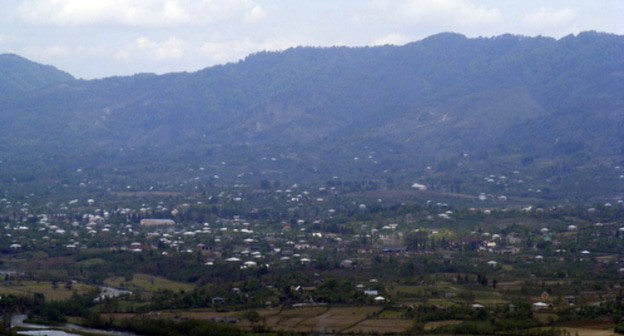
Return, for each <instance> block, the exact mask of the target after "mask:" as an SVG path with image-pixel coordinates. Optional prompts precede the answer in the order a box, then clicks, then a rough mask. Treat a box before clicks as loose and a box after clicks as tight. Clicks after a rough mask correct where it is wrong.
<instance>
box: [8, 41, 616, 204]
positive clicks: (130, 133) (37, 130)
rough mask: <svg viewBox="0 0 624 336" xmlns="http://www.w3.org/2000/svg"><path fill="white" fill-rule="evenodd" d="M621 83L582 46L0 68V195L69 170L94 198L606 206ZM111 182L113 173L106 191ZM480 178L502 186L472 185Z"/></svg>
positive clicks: (608, 58) (612, 45)
mask: <svg viewBox="0 0 624 336" xmlns="http://www.w3.org/2000/svg"><path fill="white" fill-rule="evenodd" d="M623 70H624V37H622V36H616V35H610V34H602V33H595V32H586V33H581V34H579V35H577V36H572V35H571V36H567V37H564V38H562V39H559V40H555V39H551V38H543V37H536V38H529V37H520V36H512V35H502V36H498V37H494V38H476V39H469V38H466V37H464V36H462V35H459V34H452V33H444V34H439V35H435V36H432V37H429V38H427V39H424V40H422V41H419V42H414V43H410V44H407V45H405V46H401V47H396V46H383V47H366V48H345V47H338V48H302V47H300V48H293V49H289V50H286V51H284V52H262V53H258V54H254V55H250V56H249V57H247V58H246V59H245V60H242V61H240V62H238V63H235V64H227V65H222V66H215V67H211V68H206V69H204V70H201V71H198V72H195V73H173V74H167V75H162V76H156V75H136V76H131V77H114V78H106V79H101V80H92V81H78V80H74V79H73V78H72V77H71V76H69V75H67V74H65V73H63V72H60V71H58V70H55V69H53V68H51V67H48V66H42V65H36V64H33V63H31V62H29V61H26V60H24V59H21V58H18V57H17V56H12V55H3V56H2V57H0V74H2V77H0V78H2V79H1V80H0V85H2V87H1V90H0V92H2V93H0V144H2V145H1V146H0V155H2V158H3V160H2V161H3V162H4V163H3V165H4V168H5V169H3V171H2V180H3V181H5V182H4V184H5V186H6V187H7V188H8V187H9V186H10V185H11V184H12V183H13V182H12V181H20V180H21V181H29V182H31V183H33V184H35V185H49V184H55V183H57V184H58V183H61V182H59V181H65V182H68V181H69V182H72V181H73V180H72V178H73V177H72V176H73V175H72V174H70V173H69V172H72V171H74V170H76V169H78V168H85V167H90V168H91V169H90V171H91V174H92V175H90V178H91V179H92V180H94V181H95V180H98V181H105V182H101V183H103V184H108V185H109V187H110V185H113V187H115V184H117V183H125V182H124V181H125V180H126V179H131V180H134V181H136V182H135V183H136V184H139V185H145V186H148V185H153V184H154V183H159V185H160V187H161V188H164V187H166V186H167V185H173V184H177V182H179V181H185V180H186V179H190V178H192V177H194V175H198V174H199V173H198V172H197V169H199V168H200V167H201V168H204V169H203V170H202V172H203V173H202V174H204V175H205V176H204V175H202V176H200V177H201V179H200V181H203V183H213V182H214V181H213V180H212V179H211V178H210V177H211V176H213V175H215V174H218V175H220V176H221V178H222V181H223V179H225V180H226V181H231V182H234V181H237V180H241V181H245V182H247V183H257V181H258V180H260V179H268V180H281V181H286V182H289V183H294V182H305V181H326V180H328V179H331V178H332V177H333V176H339V177H340V178H343V179H348V180H367V181H373V182H374V183H375V184H376V185H380V186H382V187H385V188H409V186H410V185H411V183H412V182H413V181H416V180H419V181H423V182H425V183H426V184H427V185H428V186H429V187H430V188H433V189H435V190H438V191H445V192H462V193H464V192H465V193H470V194H475V193H478V192H492V193H497V194H511V195H518V196H519V197H520V196H522V197H528V196H529V195H527V192H529V190H530V189H532V190H537V189H539V190H540V192H542V194H541V195H538V196H539V197H544V198H545V199H550V200H571V201H577V200H581V201H587V200H591V199H593V198H594V197H603V198H604V197H606V198H609V197H614V196H616V195H618V194H621V193H622V192H624V189H623V185H624V180H622V179H620V178H619V175H620V174H621V173H619V172H617V171H616V168H615V167H616V166H618V165H622V164H624V162H621V161H622V159H621V157H622V154H624V71H623ZM221 162H226V163H227V164H226V165H223V164H221ZM24 165H27V166H28V167H29V168H28V169H27V170H24V169H23V167H24ZM115 169H122V170H123V171H124V174H125V175H124V174H121V173H119V174H118V175H115V174H117V173H115V174H113V177H111V176H109V174H111V171H115V172H117V171H118V170H115ZM189 169H194V170H195V172H193V173H189V172H188V171H189ZM515 171H516V172H517V173H516V175H521V176H515V178H516V180H515V182H514V184H512V183H511V182H509V181H510V179H507V177H508V176H509V177H511V176H512V174H514V172H515ZM489 175H493V176H496V177H500V176H501V175H505V177H506V178H505V179H503V181H502V182H501V181H499V180H496V181H495V182H488V183H489V184H488V183H486V182H484V178H486V179H487V178H489V177H488V176H489ZM42 176H45V177H42ZM518 180H521V182H518ZM531 197H532V196H531Z"/></svg>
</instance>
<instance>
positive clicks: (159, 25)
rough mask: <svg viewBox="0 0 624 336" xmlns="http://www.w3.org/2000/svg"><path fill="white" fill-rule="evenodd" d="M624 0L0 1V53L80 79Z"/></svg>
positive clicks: (466, 28)
mask: <svg viewBox="0 0 624 336" xmlns="http://www.w3.org/2000/svg"><path fill="white" fill-rule="evenodd" d="M623 17H624V1H623V0H601V1H592V0H565V1H564V0H557V1H532V0H491V1H488V0H482V1H478V0H338V1H336V0H23V1H18V0H0V53H16V54H19V55H22V56H24V57H27V58H29V59H31V60H34V61H37V62H41V63H45V64H51V65H54V66H56V67H58V68H60V69H62V70H65V71H67V72H69V73H71V74H72V75H74V76H76V77H80V78H88V79H90V78H100V77H105V76H112V75H131V74H134V73H139V72H155V73H165V72H172V71H195V70H199V69H202V68H205V67H207V66H211V65H215V64H221V63H227V62H235V61H237V60H239V59H241V58H244V57H245V56H246V55H248V54H250V53H253V52H256V51H261V50H283V49H286V48H289V47H293V46H300V45H303V46H334V45H347V46H363V45H381V44H397V45H400V44H405V43H407V42H410V41H417V40H420V39H422V38H424V37H427V36H429V35H432V34H435V33H439V32H445V31H453V32H458V33H462V34H464V35H467V36H470V37H476V36H493V35H499V34H503V33H514V34H521V35H528V36H535V35H545V36H552V37H557V38H558V37H562V36H565V35H568V34H576V33H578V32H580V31H585V30H597V31H604V32H611V33H617V34H624V20H623V19H622V18H623Z"/></svg>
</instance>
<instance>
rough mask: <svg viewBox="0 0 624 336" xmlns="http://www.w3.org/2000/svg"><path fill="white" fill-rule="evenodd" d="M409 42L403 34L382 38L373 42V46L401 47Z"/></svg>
mask: <svg viewBox="0 0 624 336" xmlns="http://www.w3.org/2000/svg"><path fill="white" fill-rule="evenodd" d="M408 42H410V38H409V37H407V36H405V35H403V34H397V33H394V34H388V35H386V36H382V37H380V38H377V39H375V40H374V41H373V43H372V44H373V45H387V44H391V45H403V44H406V43H408Z"/></svg>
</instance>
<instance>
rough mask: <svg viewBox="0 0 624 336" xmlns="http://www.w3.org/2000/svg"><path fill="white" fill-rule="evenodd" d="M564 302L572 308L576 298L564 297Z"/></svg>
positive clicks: (571, 296)
mask: <svg viewBox="0 0 624 336" xmlns="http://www.w3.org/2000/svg"><path fill="white" fill-rule="evenodd" d="M564 300H565V301H566V303H567V304H569V305H570V306H573V305H575V304H576V297H575V296H573V295H566V297H565V298H564Z"/></svg>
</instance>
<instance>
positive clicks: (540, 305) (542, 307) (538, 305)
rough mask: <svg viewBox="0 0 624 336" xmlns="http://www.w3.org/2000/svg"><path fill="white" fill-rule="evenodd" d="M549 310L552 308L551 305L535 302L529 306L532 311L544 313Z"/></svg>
mask: <svg viewBox="0 0 624 336" xmlns="http://www.w3.org/2000/svg"><path fill="white" fill-rule="evenodd" d="M550 308H552V305H550V304H548V303H545V302H541V301H539V302H535V303H533V304H532V305H531V309H533V311H544V310H549V309H550Z"/></svg>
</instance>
